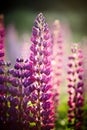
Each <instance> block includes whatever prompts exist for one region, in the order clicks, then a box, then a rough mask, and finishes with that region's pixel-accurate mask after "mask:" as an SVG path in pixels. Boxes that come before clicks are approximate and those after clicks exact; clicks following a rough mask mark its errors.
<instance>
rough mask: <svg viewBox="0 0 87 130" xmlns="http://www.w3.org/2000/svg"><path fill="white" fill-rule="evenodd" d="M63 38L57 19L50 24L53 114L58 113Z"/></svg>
mask: <svg viewBox="0 0 87 130" xmlns="http://www.w3.org/2000/svg"><path fill="white" fill-rule="evenodd" d="M62 60H63V39H62V34H61V27H60V23H59V21H58V20H55V21H54V23H53V26H52V85H53V90H52V91H53V95H54V96H53V102H54V107H55V116H56V117H57V115H58V105H59V94H60V85H61V82H62Z"/></svg>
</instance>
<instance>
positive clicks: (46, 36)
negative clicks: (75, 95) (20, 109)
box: [30, 13, 54, 130]
mask: <svg viewBox="0 0 87 130" xmlns="http://www.w3.org/2000/svg"><path fill="white" fill-rule="evenodd" d="M31 41H32V42H33V43H32V45H31V47H30V49H31V54H30V62H31V64H32V67H33V75H32V76H34V79H33V85H34V86H35V91H34V93H32V96H31V102H32V104H33V106H32V107H31V108H32V109H33V111H35V114H34V115H33V116H34V117H33V121H34V122H35V123H36V129H37V130H50V129H52V128H53V127H54V113H53V104H52V100H51V99H52V94H51V92H50V89H51V87H52V86H51V85H50V80H51V77H50V73H51V68H50V60H49V56H50V45H51V43H50V33H49V29H48V25H47V23H46V21H45V18H44V16H43V14H42V13H40V14H39V15H38V16H37V17H36V19H35V22H34V26H33V29H32V38H31ZM32 109H31V113H33V112H32Z"/></svg>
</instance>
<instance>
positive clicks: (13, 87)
mask: <svg viewBox="0 0 87 130" xmlns="http://www.w3.org/2000/svg"><path fill="white" fill-rule="evenodd" d="M4 38H5V29H4V24H3V16H0V129H1V130H6V129H7V130H16V129H17V130H34V129H35V130H53V129H54V127H55V121H56V120H55V117H56V116H57V113H58V111H57V109H58V105H59V93H60V92H59V91H60V85H61V81H62V80H61V76H62V58H63V44H62V43H63V41H62V35H61V28H60V24H59V21H58V20H56V21H55V22H54V24H53V27H52V30H51V32H50V31H49V27H48V24H47V23H46V20H45V18H44V16H43V14H42V13H40V14H38V15H37V17H36V19H35V21H34V26H33V28H32V36H31V42H32V44H31V46H30V56H27V57H29V58H28V59H22V58H17V59H16V63H15V64H14V66H13V67H12V68H11V63H10V62H5V60H4V55H5V51H4ZM71 51H72V55H71V56H69V63H68V67H69V70H68V93H69V100H68V106H69V110H68V122H69V127H70V128H73V129H75V130H82V129H81V128H82V127H81V126H82V114H83V110H82V107H83V85H84V84H83V67H82V65H83V62H82V58H83V57H82V51H81V50H80V49H79V48H78V45H77V44H75V45H74V46H73V48H72V49H71Z"/></svg>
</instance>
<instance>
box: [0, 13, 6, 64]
mask: <svg viewBox="0 0 87 130" xmlns="http://www.w3.org/2000/svg"><path fill="white" fill-rule="evenodd" d="M3 19H4V18H3V15H0V62H1V61H3V60H4V38H5V29H4V22H3Z"/></svg>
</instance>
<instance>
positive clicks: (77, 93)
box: [68, 44, 84, 130]
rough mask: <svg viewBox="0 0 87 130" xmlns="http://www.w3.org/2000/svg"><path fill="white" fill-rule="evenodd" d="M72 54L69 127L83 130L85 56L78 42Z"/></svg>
mask: <svg viewBox="0 0 87 130" xmlns="http://www.w3.org/2000/svg"><path fill="white" fill-rule="evenodd" d="M71 52H72V55H71V56H69V63H68V68H69V69H68V93H69V100H68V105H69V110H68V121H69V127H71V128H74V129H75V130H82V128H81V126H82V120H83V119H82V117H83V115H82V114H83V110H82V108H83V85H84V84H83V61H82V59H83V56H82V51H81V49H79V47H78V44H74V46H73V47H72V49H71Z"/></svg>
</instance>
